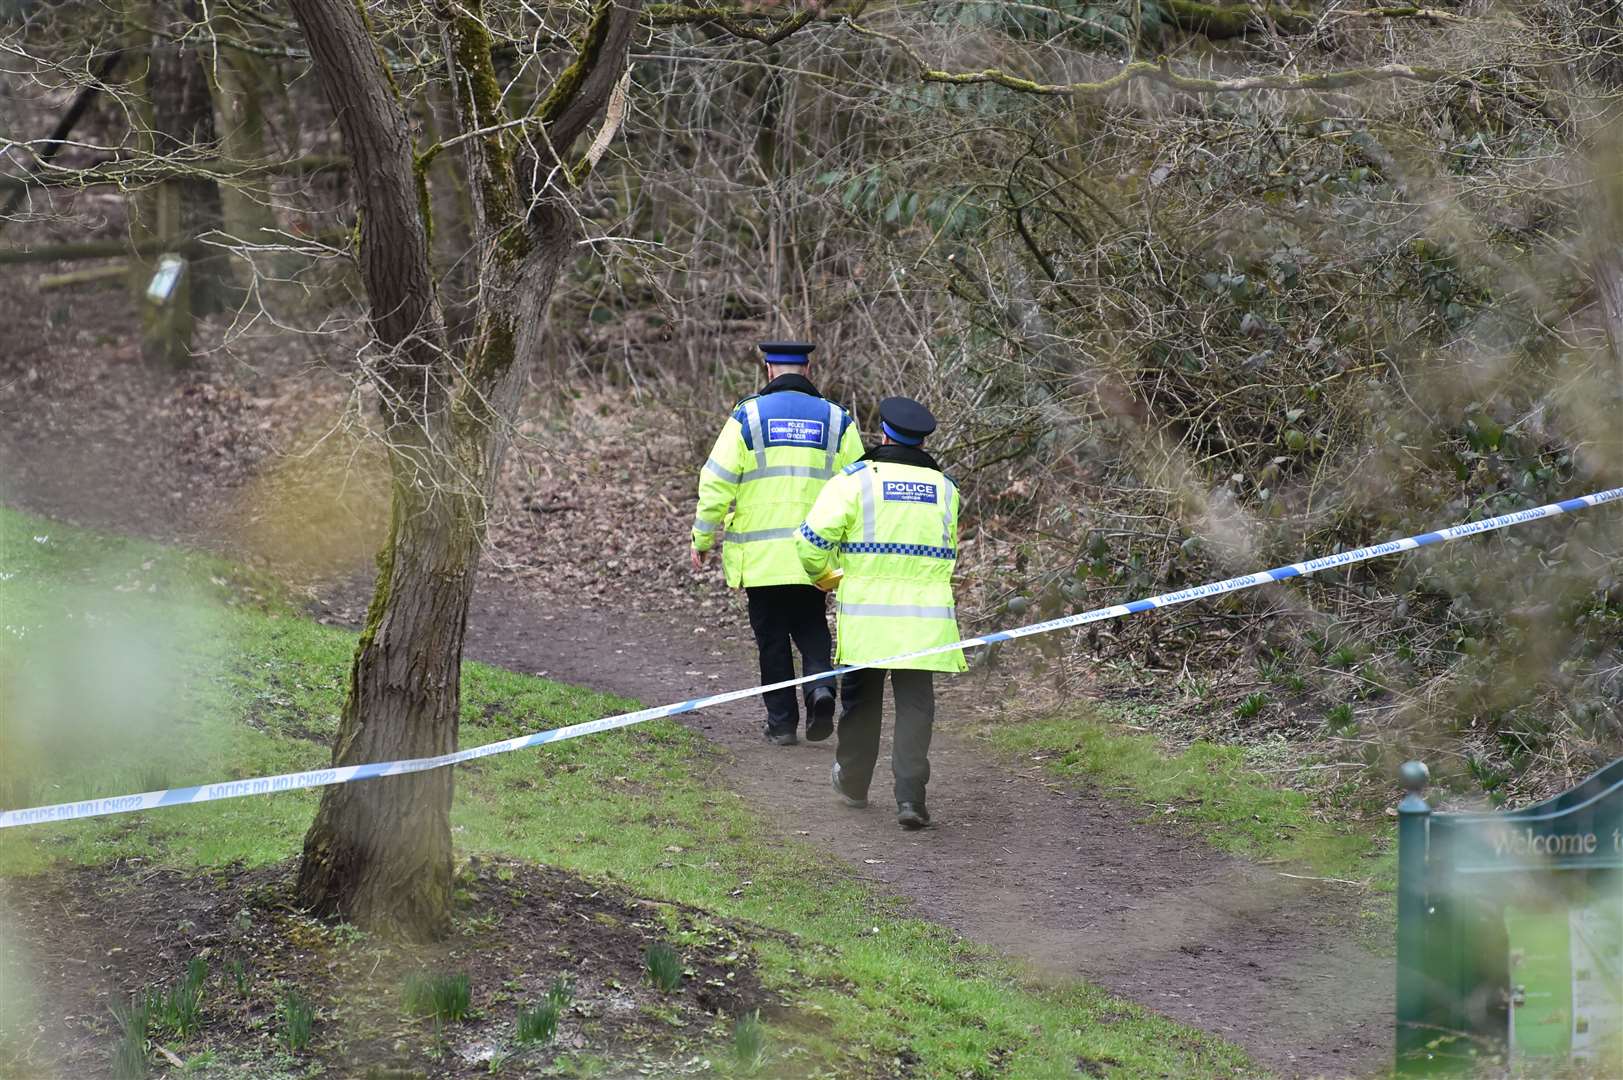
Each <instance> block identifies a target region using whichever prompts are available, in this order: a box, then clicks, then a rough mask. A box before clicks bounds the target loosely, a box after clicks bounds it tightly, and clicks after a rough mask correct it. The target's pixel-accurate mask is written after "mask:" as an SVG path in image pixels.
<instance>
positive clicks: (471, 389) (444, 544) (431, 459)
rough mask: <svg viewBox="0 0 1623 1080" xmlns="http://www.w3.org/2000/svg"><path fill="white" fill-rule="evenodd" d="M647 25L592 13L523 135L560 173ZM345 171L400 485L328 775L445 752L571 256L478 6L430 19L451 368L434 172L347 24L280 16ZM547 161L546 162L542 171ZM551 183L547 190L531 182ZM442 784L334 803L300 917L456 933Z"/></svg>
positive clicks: (332, 15)
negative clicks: (521, 410)
mask: <svg viewBox="0 0 1623 1080" xmlns="http://www.w3.org/2000/svg"><path fill="white" fill-rule="evenodd" d="M639 7H640V5H639V4H638V3H635V2H628V0H599V3H598V4H597V6H596V7H595V8H594V15H593V18H592V22H591V24H590V26H589V27H588V29H587V30H586V32H585V33H584V34H583V36H582V39H581V43H580V47H579V54H578V56H577V60H576V63H575V64H574V65H572V66H571V68H570V69H569V70H568V71H567V72H566V73H565V76H561V77H560V82H559V84H558V85H559V86H560V87H561V89H560V90H559V91H558V93H556V94H554V95H549V96H548V97H547V99H546V101H545V103H544V104H543V106H542V108H541V109H540V110H539V111H538V112H537V114H536V117H535V120H536V122H537V123H538V124H544V125H545V134H546V135H547V136H548V137H549V138H546V139H542V140H539V142H540V144H541V145H544V146H547V147H551V148H555V152H556V154H557V155H559V156H560V157H559V158H555V159H553V161H552V162H549V164H556V165H558V166H560V169H559V172H560V173H561V174H562V175H564V176H570V175H575V176H583V175H584V170H571V169H570V168H569V167H568V166H567V164H566V163H565V162H564V161H562V160H561V155H564V154H566V153H567V152H568V149H569V147H570V145H571V144H572V143H573V142H574V140H575V139H576V137H577V136H579V135H580V134H581V133H582V132H583V131H584V130H585V129H586V127H587V125H588V124H589V123H590V121H591V120H592V118H594V117H595V116H597V115H600V113H601V111H602V109H603V108H604V106H605V104H606V103H607V101H608V100H609V97H610V92H611V90H612V88H613V86H614V85H615V83H616V82H617V81H618V79H619V77H620V73H621V72H622V71H624V69H625V65H626V63H627V57H628V53H629V45H630V39H631V31H632V29H633V28H634V26H635V23H636V17H637V12H638V10H639ZM292 8H293V13H294V16H295V18H297V19H298V21H299V23H300V25H301V27H302V29H303V31H304V35H305V38H306V40H307V41H308V42H309V44H310V51H311V53H312V55H313V56H314V57H315V61H316V69H317V71H318V73H319V74H320V77H321V83H322V88H323V90H324V91H325V93H326V96H327V100H328V102H329V103H330V104H331V105H332V107H333V111H334V113H335V114H336V115H337V119H338V124H339V128H340V130H341V131H342V133H343V138H344V144H345V147H346V148H347V149H348V151H349V155H350V159H351V161H352V173H351V175H352V176H353V178H354V184H355V199H356V202H357V203H358V210H359V212H360V228H361V245H360V264H361V273H362V278H363V280H364V281H365V284H366V291H367V298H368V300H369V302H370V308H371V322H372V328H373V331H374V333H375V334H376V336H377V339H378V341H379V343H380V344H381V345H382V346H384V348H385V349H386V350H387V354H386V356H385V358H384V360H383V362H382V363H381V364H379V366H378V368H377V373H376V375H375V378H376V381H377V383H378V386H379V389H380V390H381V391H382V394H383V401H382V407H383V413H384V418H385V422H386V425H387V429H388V444H389V455H390V463H391V469H392V471H393V477H394V492H393V506H392V510H391V515H392V516H391V524H390V530H389V536H388V539H387V541H386V542H385V545H384V549H383V551H382V553H381V554H380V555H379V557H378V570H379V572H378V581H377V587H376V591H375V592H374V594H373V598H372V605H371V608H370V610H369V611H368V613H367V624H366V629H365V631H364V632H363V633H362V635H361V640H360V644H359V646H358V647H357V649H356V653H355V660H354V663H353V664H352V666H351V670H350V685H349V693H348V696H347V698H346V699H345V703H344V713H343V718H342V723H341V725H340V728H339V734H338V741H337V743H336V744H335V745H334V748H333V763H334V764H335V765H348V764H359V763H364V762H370V761H383V760H392V759H399V758H413V757H432V756H436V755H439V754H444V753H447V752H449V751H451V750H453V749H455V747H456V743H457V723H458V719H459V711H460V698H459V694H460V680H461V671H462V638H463V633H464V630H465V627H466V624H467V612H468V600H469V597H470V596H471V595H472V592H473V585H474V578H475V574H476V572H477V569H478V559H479V552H480V549H481V544H482V541H483V538H484V532H485V525H486V513H487V508H488V507H489V505H490V500H491V496H492V493H493V490H494V486H495V481H496V476H497V474H498V472H499V470H500V466H501V460H502V456H503V454H504V452H505V450H506V447H507V441H508V431H509V428H510V426H511V423H512V419H513V416H514V414H515V412H516V409H517V402H518V396H519V391H520V388H521V387H522V385H523V381H524V373H525V371H526V370H527V369H528V368H529V366H530V365H531V363H532V362H533V360H534V359H535V356H536V354H537V352H538V351H539V347H540V340H541V334H542V329H543V326H544V319H545V315H546V305H547V301H548V299H549V298H550V297H551V295H552V290H553V287H554V285H555V284H556V282H557V278H558V271H559V269H560V267H561V266H562V265H563V262H564V259H565V257H566V256H567V255H568V253H569V252H570V250H571V248H572V245H573V241H574V238H575V231H574V218H573V216H572V215H570V214H569V213H568V206H567V203H566V202H565V198H566V196H565V194H564V191H563V189H561V188H556V187H550V186H549V187H548V188H547V189H546V190H542V191H536V192H525V191H523V189H522V186H521V184H520V181H519V174H518V172H517V171H516V169H515V166H514V159H515V156H516V153H515V150H516V147H515V144H514V142H513V141H512V136H511V135H510V134H508V133H507V131H506V128H507V127H508V126H509V125H507V124H504V123H502V116H503V113H502V107H501V100H500V94H499V91H498V87H499V83H498V82H497V81H496V79H495V73H494V67H493V64H492V61H491V57H490V37H489V31H488V30H487V29H486V27H485V23H484V20H483V18H482V16H481V14H480V12H479V7H478V3H477V0H454V2H453V3H449V4H447V5H446V6H444V7H441V8H439V9H437V10H436V15H437V17H439V18H440V19H441V22H442V29H443V30H444V34H445V39H446V41H445V44H446V54H447V56H448V57H451V58H454V59H453V61H452V69H453V74H454V75H455V76H456V77H455V78H454V80H453V82H454V84H455V86H456V88H457V98H456V112H457V119H458V124H459V127H460V128H461V131H462V132H463V135H461V136H459V138H458V141H459V142H461V144H462V146H463V148H464V150H463V152H464V153H465V154H466V156H467V174H468V179H469V193H470V196H471V198H472V202H473V207H472V210H473V217H474V221H473V223H472V224H473V226H474V229H475V233H476V244H477V250H478V251H479V252H480V261H479V289H478V291H477V293H476V296H477V307H476V309H475V311H474V314H473V318H472V320H471V322H472V330H473V332H472V339H471V341H470V342H469V344H468V345H467V346H466V348H465V349H463V350H460V355H459V356H457V357H455V358H454V359H453V357H452V350H451V346H450V341H449V339H448V335H447V332H446V328H445V322H444V319H443V316H442V315H441V312H440V308H439V304H438V300H437V298H436V292H435V288H434V283H433V277H432V272H431V269H430V261H429V237H428V233H429V230H428V223H427V221H426V220H425V218H424V215H425V213H426V212H427V207H428V205H429V204H430V202H431V200H430V199H428V198H426V197H425V196H426V195H427V193H426V192H424V191H422V190H421V189H420V188H419V186H418V178H419V177H420V176H421V175H422V170H424V169H426V166H427V164H428V161H427V160H425V159H424V158H421V157H419V156H418V155H417V154H416V153H415V152H414V148H413V146H412V144H411V139H410V136H409V125H408V123H407V112H406V109H407V106H406V104H405V103H404V102H403V101H402V100H401V99H400V96H399V94H398V92H397V91H396V89H395V87H394V84H393V83H392V81H391V80H390V78H389V75H388V72H387V71H386V70H385V69H384V68H383V66H382V64H381V63H380V50H379V48H378V44H377V43H376V42H374V41H373V40H372V38H371V34H370V31H369V30H368V27H367V25H366V21H365V16H364V14H363V11H362V8H361V7H360V6H359V5H356V4H353V3H350V2H348V0H292ZM549 152H551V151H549ZM546 171H547V170H541V172H542V173H543V174H544V173H545V172H546ZM451 792H452V781H451V774H450V771H449V770H434V771H432V772H428V773H417V774H411V775H406V776H398V777H384V778H380V779H377V780H369V781H365V782H363V783H359V784H349V785H340V786H337V787H329V788H327V789H325V791H324V792H323V794H322V800H321V808H320V810H319V811H318V812H317V814H316V819H315V821H314V823H313V824H312V825H311V826H310V831H309V832H308V833H307V834H306V836H305V841H304V859H303V862H302V863H301V865H300V868H299V884H298V892H299V899H300V901H301V902H302V903H304V904H305V905H307V906H308V907H309V908H311V909H312V910H313V911H315V912H317V913H319V914H322V915H326V916H340V917H343V918H346V919H348V920H350V921H352V922H354V923H356V924H358V925H361V926H365V927H369V928H376V929H384V930H389V931H393V932H396V933H401V934H405V935H407V936H410V937H414V938H428V937H434V936H437V935H439V934H442V933H444V932H445V931H446V930H447V929H448V928H449V925H450V915H451V908H450V898H451V869H452V862H451V860H452V851H451V830H450V809H451Z"/></svg>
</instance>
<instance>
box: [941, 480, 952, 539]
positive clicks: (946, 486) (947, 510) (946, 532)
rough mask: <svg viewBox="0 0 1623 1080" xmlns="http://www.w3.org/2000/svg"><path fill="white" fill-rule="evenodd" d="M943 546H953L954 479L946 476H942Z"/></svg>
mask: <svg viewBox="0 0 1623 1080" xmlns="http://www.w3.org/2000/svg"><path fill="white" fill-rule="evenodd" d="M941 479H942V480H943V481H944V483H942V485H941V546H942V547H944V548H950V547H952V492H953V486H952V481H951V480H948V479H947V478H946V477H944V476H943V477H942V478H941Z"/></svg>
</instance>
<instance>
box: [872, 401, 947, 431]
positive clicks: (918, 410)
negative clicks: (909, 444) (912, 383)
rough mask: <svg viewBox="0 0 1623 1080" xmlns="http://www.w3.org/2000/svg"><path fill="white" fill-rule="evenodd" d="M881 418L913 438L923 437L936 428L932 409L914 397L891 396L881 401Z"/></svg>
mask: <svg viewBox="0 0 1623 1080" xmlns="http://www.w3.org/2000/svg"><path fill="white" fill-rule="evenodd" d="M879 419H881V420H883V421H884V422H885V423H887V424H889V425H890V426H891V427H893V428H895V429H896V430H897V431H899V432H901V433H902V434H903V435H906V436H907V437H908V438H911V439H922V438H924V437H925V436H926V435H928V434H930V432H932V431H934V430H935V417H933V416H931V415H930V410H929V409H926V408H925V407H924V406H923V405H920V404H919V403H918V402H916V401H914V400H913V399H912V398H904V397H891V398H886V399H885V400H884V401H881V402H880V403H879Z"/></svg>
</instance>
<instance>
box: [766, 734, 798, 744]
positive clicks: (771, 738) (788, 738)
mask: <svg viewBox="0 0 1623 1080" xmlns="http://www.w3.org/2000/svg"><path fill="white" fill-rule="evenodd" d="M766 741H767V742H769V743H771V744H772V745H773V746H793V745H795V743H797V742H799V741H800V740H799V739H797V738H795V733H794V732H792V731H769V732H767V733H766Z"/></svg>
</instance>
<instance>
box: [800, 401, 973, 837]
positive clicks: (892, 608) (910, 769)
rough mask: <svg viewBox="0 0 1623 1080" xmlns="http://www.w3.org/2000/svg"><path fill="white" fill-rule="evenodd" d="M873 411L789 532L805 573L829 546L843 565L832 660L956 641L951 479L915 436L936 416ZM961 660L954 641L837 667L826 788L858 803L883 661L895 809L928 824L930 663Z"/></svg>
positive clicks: (821, 562)
mask: <svg viewBox="0 0 1623 1080" xmlns="http://www.w3.org/2000/svg"><path fill="white" fill-rule="evenodd" d="M879 418H880V421H881V426H882V427H883V428H884V434H885V438H884V442H883V443H882V444H881V445H880V446H878V447H875V448H874V449H873V450H872V451H871V452H869V453H868V454H867V456H865V457H864V458H863V459H862V460H861V461H858V462H857V463H855V464H854V465H852V466H850V467H849V468H847V469H845V470H844V471H843V472H841V474H840V475H839V476H836V477H835V478H834V479H832V480H830V481H829V482H828V485H827V486H826V487H824V488H823V490H822V492H821V493H820V494H819V495H818V496H817V502H816V503H815V504H814V505H813V506H812V508H811V512H810V513H808V514H807V515H806V521H805V524H803V525H802V526H801V527H800V535H799V537H798V538H797V541H796V543H797V547H798V550H799V553H800V563H801V565H802V566H803V567H804V568H805V571H806V573H807V574H809V575H811V576H812V577H814V578H816V577H818V576H820V575H821V574H822V573H823V572H824V571H825V570H826V569H827V568H828V566H829V564H830V561H831V559H833V558H834V557H835V556H836V554H837V555H838V558H839V562H840V567H841V569H842V570H843V571H844V577H843V579H842V580H841V581H840V584H839V591H838V592H837V593H836V599H837V603H836V608H837V610H838V612H839V642H840V645H839V653H838V655H837V656H836V659H837V660H838V662H839V663H841V664H862V663H868V662H870V661H873V660H881V659H884V658H885V657H888V656H896V655H898V654H901V653H908V652H913V651H915V650H918V649H927V648H930V647H931V646H935V645H949V644H951V643H952V642H955V641H957V640H959V638H958V622H957V616H956V612H955V609H954V605H953V596H952V571H953V567H954V565H955V564H956V562H957V557H958V550H957V549H958V488H957V485H956V484H954V483H953V482H952V481H951V480H949V479H948V478H947V477H946V476H945V475H943V473H942V472H941V467H940V466H939V465H937V464H936V462H935V459H934V458H932V457H931V456H930V455H929V454H927V453H926V452H925V451H924V448H923V445H922V444H923V442H924V437H925V436H926V435H928V434H930V432H932V431H934V430H935V417H933V416H931V415H930V410H928V409H926V408H925V407H924V406H923V405H920V404H919V403H918V402H916V401H911V400H909V399H907V398H886V399H885V400H884V401H882V402H881V403H880V405H879ZM964 668H965V664H964V655H963V653H962V652H960V651H959V650H957V649H953V650H950V651H947V652H942V653H937V654H936V655H934V656H924V657H919V658H917V659H913V660H903V661H899V662H897V663H894V664H890V665H887V666H886V667H885V668H863V669H862V670H860V671H851V672H847V673H846V674H845V675H844V677H843V678H842V679H841V680H840V726H839V742H838V745H837V746H836V748H835V752H834V790H835V792H836V793H837V794H838V795H839V796H840V798H841V799H842V800H843V801H844V802H845V804H846V805H847V806H853V807H864V806H867V805H868V785H869V783H870V782H871V781H872V780H873V771H874V764H875V763H876V762H877V760H878V758H879V719H880V710H881V707H882V705H883V703H884V690H885V672H886V671H887V670H889V671H890V682H891V688H892V689H893V690H894V692H895V694H896V732H895V738H894V740H893V746H892V750H891V771H892V772H893V773H894V774H895V777H896V788H895V791H896V820H897V823H898V824H900V825H901V826H902V828H904V829H922V828H924V827H925V826H927V825H929V824H930V812H929V810H928V809H926V808H925V804H924V786H925V784H927V783H928V782H929V779H930V756H929V755H930V729H931V727H932V726H933V725H934V723H935V682H934V678H935V676H934V673H935V672H937V671H963V670H964ZM806 737H807V738H809V739H818V738H827V737H828V732H827V731H826V730H821V731H820V730H819V729H818V728H816V727H814V726H810V725H809V726H808V727H807V731H806Z"/></svg>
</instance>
